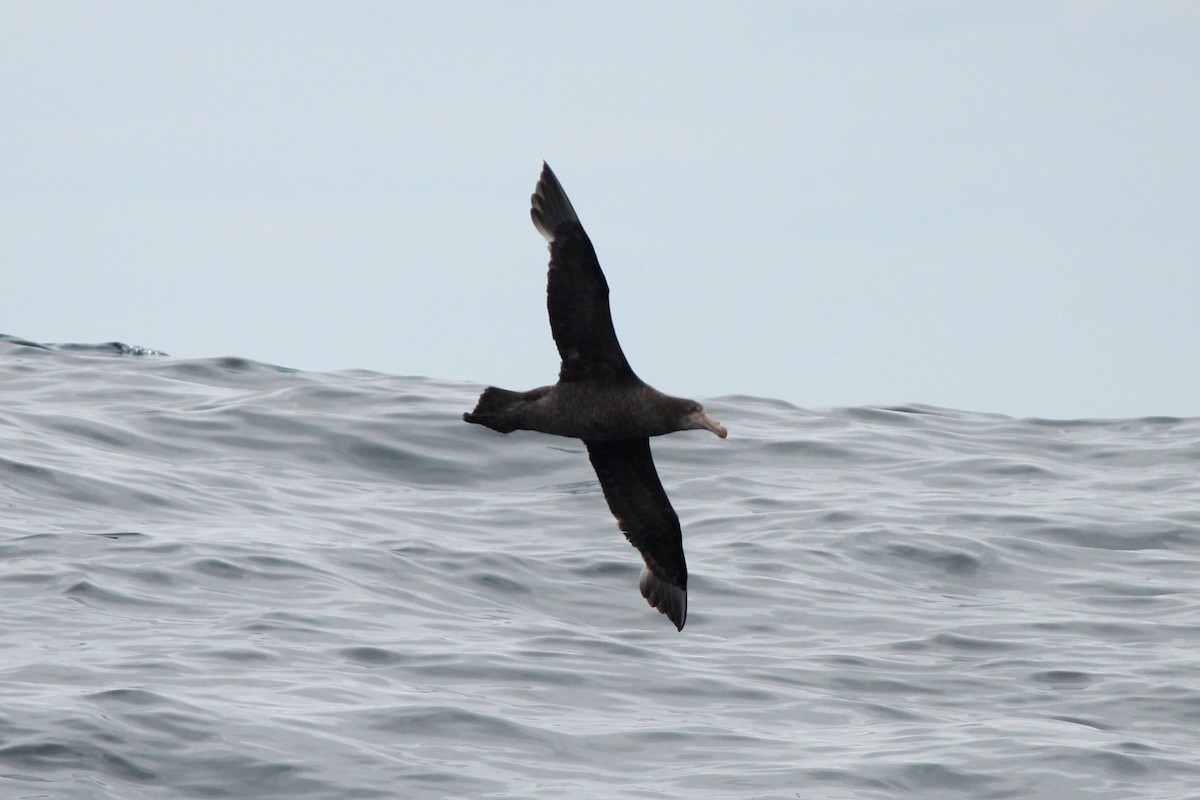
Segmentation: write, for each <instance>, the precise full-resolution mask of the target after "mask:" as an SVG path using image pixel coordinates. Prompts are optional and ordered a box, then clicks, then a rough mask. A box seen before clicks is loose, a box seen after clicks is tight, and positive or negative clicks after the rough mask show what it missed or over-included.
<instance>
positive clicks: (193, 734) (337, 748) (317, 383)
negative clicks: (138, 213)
mask: <svg viewBox="0 0 1200 800" xmlns="http://www.w3.org/2000/svg"><path fill="white" fill-rule="evenodd" d="M663 388H664V389H668V390H669V389H670V388H671V387H669V386H667V387H663ZM479 389H480V387H478V386H474V385H468V384H460V383H447V382H443V381H435V380H428V379H424V378H405V377H396V376H391V375H381V374H375V373H368V372H341V373H332V374H315V373H304V372H297V371H293V370H285V369H279V368H276V367H271V366H267V365H263V364H258V363H254V362H249V361H244V360H239V359H232V358H229V359H211V360H200V361H186V360H179V359H172V358H168V357H165V356H161V355H158V354H155V353H153V352H152V351H145V350H139V349H136V348H127V347H124V346H119V345H105V346H74V347H72V346H56V347H46V346H42V345H35V344H31V343H27V342H22V341H20V340H16V339H11V338H5V339H0V601H2V602H0V797H4V798H56V799H58V798H89V799H90V798H122V800H124V799H126V798H301V799H303V798H346V799H347V800H348V799H349V798H426V797H428V798H448V797H471V798H501V797H503V798H614V797H621V798H678V797H704V798H710V797H711V798H746V797H754V798H760V797H761V798H797V797H799V798H881V799H882V798H888V799H889V800H890V799H892V798H931V797H955V798H959V797H971V798H1008V797H1022V798H1024V797H1030V798H1075V797H1105V798H1131V797H1141V798H1155V799H1156V800H1166V799H1167V798H1195V797H1197V796H1200V735H1198V733H1197V731H1198V729H1200V658H1198V655H1197V654H1198V647H1200V616H1198V611H1200V608H1198V603H1197V591H1198V590H1200V489H1198V483H1200V481H1198V478H1200V420H1196V419H1172V418H1151V419H1126V420H1072V421H1053V420H1028V419H1026V420H1018V419H1009V418H1006V417H1001V416H995V415H986V414H976V413H968V412H958V411H948V410H944V409H938V408H929V407H922V406H913V407H904V408H890V409H887V408H844V409H816V410H805V409H800V408H796V407H793V406H791V405H788V404H786V403H782V402H778V401H772V400H764V399H758V398H751V397H723V398H717V399H715V400H710V401H709V402H708V403H707V405H708V406H709V408H710V409H711V410H712V411H713V413H714V415H715V416H716V417H717V418H718V419H721V420H722V421H723V422H725V423H726V424H727V425H728V427H729V430H730V436H729V439H728V440H727V441H724V442H722V441H720V440H718V439H716V438H715V437H713V436H711V435H706V434H704V433H703V432H689V433H682V434H675V435H673V436H670V437H667V438H665V439H659V440H656V441H655V443H654V451H655V455H656V459H657V461H658V467H659V472H660V473H661V474H662V477H663V481H664V483H665V485H666V488H667V491H668V492H669V493H670V495H671V497H672V499H673V500H674V503H675V506H676V508H677V510H678V511H679V514H680V517H681V519H682V521H683V525H684V537H685V544H686V547H687V553H688V562H689V566H690V568H691V572H692V578H691V582H690V586H689V588H690V608H689V616H688V625H687V627H686V628H685V629H684V631H683V632H682V633H677V632H676V631H675V630H674V628H673V627H672V626H671V625H670V623H669V622H667V620H666V619H665V618H663V617H662V616H660V615H659V614H657V613H655V612H654V611H653V610H652V609H651V608H649V607H648V606H647V605H646V604H645V602H644V601H643V600H642V598H641V597H640V596H639V594H638V591H637V576H638V572H639V569H640V562H639V559H638V557H637V554H636V552H635V551H634V550H633V549H632V548H631V547H630V546H629V545H628V544H627V543H626V542H625V541H624V540H623V539H622V538H621V536H620V534H619V532H618V531H617V528H616V524H615V523H614V521H613V519H612V517H611V515H610V514H609V512H608V510H607V507H606V506H605V504H604V500H603V497H602V496H601V494H600V491H599V488H598V486H597V484H596V481H595V478H594V476H593V474H592V473H591V470H590V467H589V465H588V461H587V458H586V455H585V453H584V451H583V448H582V446H581V445H580V444H579V443H578V442H575V441H570V440H564V439H556V438H552V437H546V436H540V435H536V434H521V433H518V434H513V435H511V436H507V437H505V436H501V435H499V434H496V433H493V432H491V431H488V430H485V429H483V428H480V427H477V426H471V425H466V424H464V423H463V422H462V421H461V420H460V418H459V416H460V414H461V413H462V411H464V410H467V409H469V408H470V407H471V405H472V403H473V401H474V397H475V395H476V393H477V392H478V390H479Z"/></svg>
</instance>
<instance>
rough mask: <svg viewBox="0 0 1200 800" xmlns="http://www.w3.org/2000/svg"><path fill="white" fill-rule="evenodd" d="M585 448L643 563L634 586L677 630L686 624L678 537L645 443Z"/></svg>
mask: <svg viewBox="0 0 1200 800" xmlns="http://www.w3.org/2000/svg"><path fill="white" fill-rule="evenodd" d="M585 444H586V445H587V449H588V456H590V457H591V459H592V466H593V467H595V469H596V476H597V477H599V478H600V487H601V488H602V489H604V499H605V500H607V501H608V507H609V508H610V509H611V510H612V513H613V516H614V517H616V518H617V524H618V525H620V526H621V530H622V531H624V532H625V537H626V538H627V539H629V541H630V543H632V544H633V546H634V547H636V548H637V549H638V550H640V551H641V553H642V558H643V559H644V560H645V562H646V567H645V569H643V570H642V577H641V581H640V584H639V585H640V588H641V591H642V597H645V598H646V600H647V601H648V602H649V603H650V605H652V606H654V607H655V608H657V609H658V610H659V611H661V612H662V613H664V614H666V615H667V617H668V618H669V619H670V620H671V622H674V623H675V627H676V628H678V629H679V630H683V623H684V622H685V621H686V620H687V562H686V560H685V559H684V556H683V534H682V532H681V531H680V529H679V517H678V516H677V515H676V514H675V509H673V508H671V501H670V500H668V499H667V493H666V492H665V491H664V490H663V486H662V482H661V481H660V480H659V479H658V471H657V470H655V468H654V459H653V458H652V457H651V455H650V440H649V439H623V440H620V441H615V442H585Z"/></svg>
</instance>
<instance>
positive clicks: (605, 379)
mask: <svg viewBox="0 0 1200 800" xmlns="http://www.w3.org/2000/svg"><path fill="white" fill-rule="evenodd" d="M531 203H532V208H530V211H529V213H530V215H531V216H532V217H533V225H534V227H536V228H537V229H538V232H540V233H541V234H542V236H544V237H546V241H547V242H549V243H550V275H549V279H548V281H547V285H546V296H547V297H546V305H547V307H548V308H549V311H550V330H551V331H552V332H553V334H554V342H555V344H557V345H558V354H559V355H560V356H561V357H562V367H561V368H560V369H559V371H558V383H556V384H555V385H553V386H542V387H540V388H538V389H531V390H529V391H528V392H511V391H508V390H507V389H497V388H495V387H494V386H489V387H488V388H487V389H486V390H485V391H484V393H483V394H481V395H480V396H479V402H478V403H477V404H476V405H475V410H474V411H472V412H471V413H469V414H463V419H465V420H466V421H467V422H474V423H476V424H478V425H485V426H487V427H489V428H491V429H492V430H494V431H499V432H500V433H510V432H512V431H518V430H522V431H540V432H542V433H552V434H555V435H558V436H570V437H572V438H575V439H582V440H583V443H584V444H585V445H587V450H588V456H589V457H590V458H591V460H592V466H593V467H595V469H596V475H597V477H599V478H600V486H601V488H603V489H604V497H605V499H606V500H608V507H609V508H610V509H612V513H613V516H615V517H616V518H617V524H618V525H620V526H621V530H622V531H624V532H625V536H626V537H627V538H628V539H629V541H630V542H631V543H632V544H633V546H634V547H636V548H637V549H638V550H640V551H641V552H642V558H643V559H645V561H646V567H645V569H643V570H642V577H641V581H640V588H641V590H642V596H643V597H645V598H646V600H647V601H649V603H650V605H652V606H654V607H655V608H657V609H658V610H659V611H661V612H662V613H664V614H666V615H667V617H668V618H669V619H670V620H671V622H674V623H675V627H676V628H678V629H679V630H683V623H684V621H685V620H686V619H687V563H686V562H685V561H684V557H683V534H682V533H681V531H680V529H679V517H678V516H676V514H675V509H673V508H671V501H670V500H668V499H667V493H666V492H665V491H663V487H662V482H661V481H660V480H659V479H658V472H657V471H656V470H655V469H654V460H653V459H652V458H651V457H650V438H649V437H651V436H661V435H663V434H664V433H672V432H674V431H684V430H691V429H699V428H703V429H704V430H709V431H712V432H713V433H715V434H716V435H717V436H720V437H721V438H722V439H724V438H725V436H726V434H727V431H726V430H725V427H724V426H723V425H721V423H719V422H717V421H716V420H715V419H713V418H712V417H710V416H708V414H706V413H704V408H703V406H701V405H700V404H699V403H697V402H696V401H694V400H684V399H683V398H679V397H670V396H668V395H665V394H663V393H662V392H659V391H657V390H656V389H654V388H652V387H650V386H648V385H646V384H645V383H643V382H642V381H641V380H640V379H639V378H638V376H637V375H635V374H634V373H633V370H632V369H630V367H629V362H628V361H626V360H625V354H624V353H622V352H621V345H620V344H618V343H617V333H616V331H614V330H613V324H612V315H611V314H610V313H609V308H608V282H607V281H606V280H605V279H604V273H603V272H602V271H601V270H600V262H599V261H597V260H596V251H595V250H594V249H593V248H592V242H591V240H590V239H588V235H587V234H586V233H585V232H584V230H583V226H582V225H581V224H580V223H579V217H578V216H576V214H575V209H574V208H572V207H571V201H570V200H568V199H567V195H566V193H565V192H564V191H563V188H562V186H561V185H560V184H559V182H558V178H556V177H554V173H553V172H551V171H550V167H549V166H548V165H547V164H546V163H545V162H542V175H541V178H540V179H539V180H538V184H537V191H536V192H534V194H533V197H532V198H531Z"/></svg>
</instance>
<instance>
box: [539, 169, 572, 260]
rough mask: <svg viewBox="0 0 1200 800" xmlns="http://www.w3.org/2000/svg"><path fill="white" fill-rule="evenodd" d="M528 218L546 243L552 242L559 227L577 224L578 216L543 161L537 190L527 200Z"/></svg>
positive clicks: (552, 172)
mask: <svg viewBox="0 0 1200 800" xmlns="http://www.w3.org/2000/svg"><path fill="white" fill-rule="evenodd" d="M529 216H530V217H531V218H532V219H533V227H535V228H537V230H538V233H540V234H541V235H542V237H543V238H544V239H545V240H546V241H547V242H553V241H554V232H555V231H556V230H557V229H558V227H559V226H560V225H563V224H565V223H568V222H579V216H578V215H577V214H576V213H575V208H574V207H573V206H572V205H571V201H570V200H568V199H567V193H566V192H565V191H563V188H562V184H561V183H559V182H558V178H557V177H555V175H554V171H553V170H551V169H550V165H549V164H547V163H546V162H545V161H543V162H542V174H541V175H540V176H539V177H538V182H537V188H536V189H535V190H534V193H533V195H532V196H531V197H530V198H529Z"/></svg>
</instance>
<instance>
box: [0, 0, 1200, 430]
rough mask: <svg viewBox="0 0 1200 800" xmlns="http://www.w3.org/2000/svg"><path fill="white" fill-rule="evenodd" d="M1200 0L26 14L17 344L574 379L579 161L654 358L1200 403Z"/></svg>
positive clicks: (1098, 408)
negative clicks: (551, 308)
mask: <svg viewBox="0 0 1200 800" xmlns="http://www.w3.org/2000/svg"><path fill="white" fill-rule="evenodd" d="M1197 42H1200V4H1196V3H1190V2H1178V3H1154V2H1138V3H1107V2H1092V1H1091V0H1089V1H1088V2H1068V3H1032V2H997V3H960V2H948V3H939V2H917V3H904V4H900V3H897V4H884V3H846V2H836V3H834V2H830V3H804V4H802V3H793V2H787V3H765V2H759V3H721V4H715V3H696V2H688V3H621V2H616V3H604V4H599V3H596V4H590V5H586V6H585V5H584V4H578V3H442V4H433V3H410V4H401V3H393V2H387V3H382V2H381V3H355V2H337V3H332V2H331V3H300V2H286V3H283V2H280V3H270V2H255V3H245V2H203V3H182V2H136V3H134V2H106V3H84V2H76V3H60V2H36V3H34V2H3V3H0V115H2V116H0V151H2V152H3V157H2V158H0V213H2V215H3V220H4V221H3V224H2V225H0V274H2V275H3V291H2V292H0V332H3V333H8V334H12V335H16V336H22V337H26V338H31V339H35V340H40V341H57V342H66V341H75V342H93V341H108V340H114V339H116V340H121V341H124V342H127V343H130V344H139V345H143V346H147V347H153V348H157V349H160V350H165V351H167V352H169V353H171V354H173V355H179V356H187V357H206V356H219V355H238V356H244V357H248V358H254V359H259V360H264V361H268V362H273V363H278V364H284V365H288V366H293V367H299V368H305V369H343V368H357V367H362V368H369V369H375V370H380V371H385V372H390V373H399V374H416V375H428V376H432V377H439V378H448V379H465V380H473V381H479V382H481V383H493V384H496V385H499V386H503V387H506V388H513V389H526V388H531V387H533V386H536V385H540V384H543V383H550V382H553V380H554V378H555V375H556V372H557V366H558V364H557V355H556V353H555V351H554V347H553V343H552V341H551V339H550V333H549V326H548V323H547V320H546V313H545V295H544V291H545V260H546V251H545V245H544V242H543V241H542V239H541V238H540V237H539V236H538V234H537V232H536V231H535V230H534V229H533V226H532V225H531V224H530V222H529V215H528V199H529V194H530V192H531V191H532V190H533V186H534V183H535V181H536V179H537V173H538V169H539V168H540V165H541V160H542V159H543V158H545V159H546V160H548V161H549V162H550V164H551V166H552V167H553V168H554V169H555V172H556V173H557V174H558V176H559V178H560V179H561V181H562V183H563V185H564V186H565V188H566V190H567V192H568V193H569V194H570V196H571V199H572V201H573V202H574V205H575V207H576V210H577V211H578V212H579V214H580V216H581V217H582V219H583V222H584V225H585V227H586V228H587V230H588V232H589V233H590V235H591V237H592V240H593V242H594V243H595V245H596V248H597V251H598V252H599V254H600V259H601V263H602V264H603V265H604V268H605V271H606V273H607V275H608V278H609V283H610V285H611V287H612V302H613V314H614V317H615V319H616V324H617V331H618V333H619V335H620V337H621V342H622V344H623V346H624V348H625V351H626V354H627V355H628V356H629V359H630V361H631V362H632V364H633V365H634V368H635V369H636V370H637V371H638V373H639V374H640V375H641V377H642V378H643V379H645V380H646V381H648V382H649V383H652V384H654V385H655V386H657V387H658V388H660V389H662V390H664V391H667V392H670V393H673V394H683V395H689V396H695V397H701V398H703V397H711V396H715V395H723V394H753V395H763V396H769V397H778V398H783V399H785V400H788V401H790V402H792V403H795V404H797V405H801V406H825V405H862V404H891V403H903V402H923V403H931V404H935V405H943V406H951V407H957V408H965V409H970V410H977V411H999V412H1003V413H1007V414H1014V415H1038V416H1056V417H1076V416H1135V415H1148V414H1174V415H1197V414H1200V322H1198V321H1197V314H1198V309H1200V46H1197Z"/></svg>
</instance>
